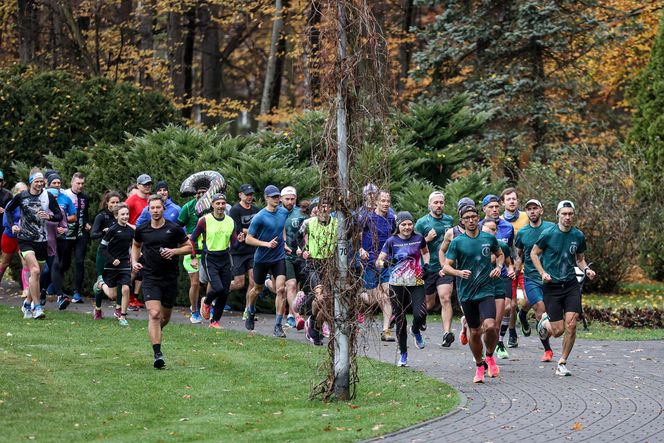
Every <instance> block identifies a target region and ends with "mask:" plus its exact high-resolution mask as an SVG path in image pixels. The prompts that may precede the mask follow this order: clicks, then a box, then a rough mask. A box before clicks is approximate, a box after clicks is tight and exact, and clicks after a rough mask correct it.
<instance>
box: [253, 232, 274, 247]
mask: <svg viewBox="0 0 664 443" xmlns="http://www.w3.org/2000/svg"><path fill="white" fill-rule="evenodd" d="M245 241H246V243H247V244H248V245H250V246H259V247H263V248H270V249H274V248H276V247H277V245H278V244H279V241H278V240H277V237H274V238H273V239H272V240H271V241H269V242H266V241H262V240H259V239H257V238H256V237H254V236H253V235H251V234H249V233H247V238H246V240H245Z"/></svg>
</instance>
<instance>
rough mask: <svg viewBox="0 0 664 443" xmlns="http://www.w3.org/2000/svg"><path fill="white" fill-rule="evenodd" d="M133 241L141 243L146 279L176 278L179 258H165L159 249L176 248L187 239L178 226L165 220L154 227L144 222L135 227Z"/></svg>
mask: <svg viewBox="0 0 664 443" xmlns="http://www.w3.org/2000/svg"><path fill="white" fill-rule="evenodd" d="M134 241H136V242H137V243H142V247H141V252H142V253H143V258H142V259H143V270H144V273H143V275H144V277H145V278H146V279H151V280H167V281H173V280H175V279H177V275H178V268H179V266H178V265H179V260H177V259H176V258H175V257H173V258H171V259H170V260H167V259H165V258H163V257H162V256H161V254H160V253H159V250H160V249H161V248H169V249H172V248H178V247H180V245H182V244H183V243H185V242H186V241H187V235H186V234H185V233H184V230H183V229H182V228H181V227H180V226H178V225H176V224H175V223H173V222H171V221H168V220H166V221H165V223H164V225H163V226H162V227H160V228H156V229H155V228H153V227H152V223H146V224H144V225H141V226H139V227H138V228H136V233H135V234H134Z"/></svg>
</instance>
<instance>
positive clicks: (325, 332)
mask: <svg viewBox="0 0 664 443" xmlns="http://www.w3.org/2000/svg"><path fill="white" fill-rule="evenodd" d="M329 336H330V325H328V324H327V323H323V337H329Z"/></svg>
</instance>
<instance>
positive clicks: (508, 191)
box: [500, 187, 519, 202]
mask: <svg viewBox="0 0 664 443" xmlns="http://www.w3.org/2000/svg"><path fill="white" fill-rule="evenodd" d="M508 194H516V196H517V197H518V196H519V193H518V192H517V190H516V188H512V187H510V188H505V190H504V191H503V192H501V193H500V201H501V202H504V201H505V196H506V195H508Z"/></svg>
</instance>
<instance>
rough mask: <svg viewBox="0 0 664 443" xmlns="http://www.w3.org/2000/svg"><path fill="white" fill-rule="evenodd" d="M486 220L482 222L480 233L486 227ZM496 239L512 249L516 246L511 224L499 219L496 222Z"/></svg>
mask: <svg viewBox="0 0 664 443" xmlns="http://www.w3.org/2000/svg"><path fill="white" fill-rule="evenodd" d="M484 220H486V219H482V220H480V223H479V225H480V231H481V230H482V226H483V225H484ZM496 238H497V239H498V240H500V241H504V242H505V243H507V245H508V246H510V247H511V246H512V245H513V244H514V228H513V227H512V225H511V224H510V222H507V221H505V220H503V219H502V218H498V220H497V221H496Z"/></svg>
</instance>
